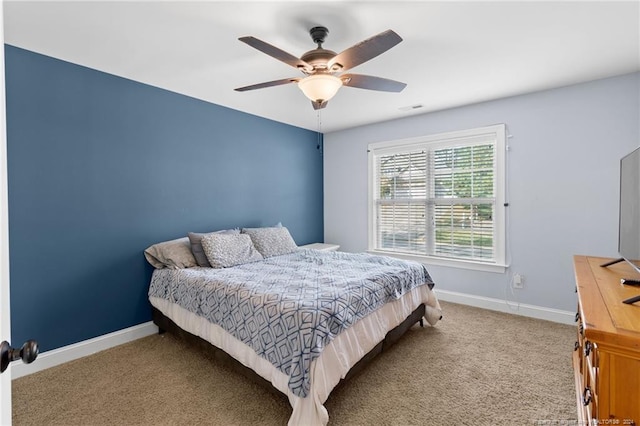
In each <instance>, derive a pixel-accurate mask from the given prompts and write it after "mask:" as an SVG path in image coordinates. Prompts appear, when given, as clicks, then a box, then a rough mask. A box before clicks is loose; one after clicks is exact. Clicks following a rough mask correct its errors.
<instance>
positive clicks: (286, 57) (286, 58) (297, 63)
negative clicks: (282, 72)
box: [238, 36, 313, 71]
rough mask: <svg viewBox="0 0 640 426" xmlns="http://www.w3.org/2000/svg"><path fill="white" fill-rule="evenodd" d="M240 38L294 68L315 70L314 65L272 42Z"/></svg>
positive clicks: (249, 37) (253, 38)
mask: <svg viewBox="0 0 640 426" xmlns="http://www.w3.org/2000/svg"><path fill="white" fill-rule="evenodd" d="M238 40H240V41H242V42H244V43H247V44H248V45H249V46H251V47H253V48H255V49H258V50H259V51H261V52H262V53H266V54H267V55H269V56H271V57H273V58H276V59H277V60H279V61H282V62H284V63H285V64H287V65H291V66H292V67H294V68H303V69H305V70H307V71H311V70H313V67H312V66H311V65H309V64H308V63H306V62H305V61H303V60H302V59H300V58H296V57H295V56H293V55H292V54H290V53H287V52H285V51H284V50H282V49H279V48H277V47H275V46H272V45H271V44H269V43H266V42H264V41H262V40H260V39H257V38H255V37H251V36H248V37H240V38H239V39H238Z"/></svg>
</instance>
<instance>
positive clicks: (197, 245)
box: [188, 228, 240, 268]
mask: <svg viewBox="0 0 640 426" xmlns="http://www.w3.org/2000/svg"><path fill="white" fill-rule="evenodd" d="M239 233H240V230H239V229H238V228H235V229H223V230H222V231H215V232H208V233H199V232H189V234H188V237H189V241H191V252H192V253H193V257H194V258H195V259H196V262H197V263H198V266H204V267H206V268H210V267H211V264H210V263H209V260H207V255H206V254H204V250H202V243H201V241H202V237H204V236H205V235H211V234H239Z"/></svg>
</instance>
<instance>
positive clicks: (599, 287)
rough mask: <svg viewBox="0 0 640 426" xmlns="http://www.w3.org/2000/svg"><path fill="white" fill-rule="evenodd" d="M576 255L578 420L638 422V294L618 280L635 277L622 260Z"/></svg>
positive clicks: (639, 424)
mask: <svg viewBox="0 0 640 426" xmlns="http://www.w3.org/2000/svg"><path fill="white" fill-rule="evenodd" d="M610 260H611V259H605V258H599V257H587V256H574V269H575V275H576V289H577V292H578V313H577V314H576V321H577V322H578V340H577V342H576V344H575V351H574V354H573V369H574V372H575V380H576V396H577V404H578V418H579V423H578V424H585V425H602V424H610V425H637V426H640V302H637V303H636V304H634V305H628V304H624V303H622V300H624V299H627V298H629V297H633V296H636V295H639V294H640V287H630V286H623V285H622V284H620V279H621V278H636V279H637V278H639V276H638V275H639V274H638V273H637V272H635V271H634V270H633V268H631V266H630V265H628V264H627V263H626V262H620V263H617V264H615V265H612V266H609V267H606V268H603V267H601V266H600V265H602V264H603V263H606V262H607V261H610Z"/></svg>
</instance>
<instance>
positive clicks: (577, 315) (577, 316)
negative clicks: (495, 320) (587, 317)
mask: <svg viewBox="0 0 640 426" xmlns="http://www.w3.org/2000/svg"><path fill="white" fill-rule="evenodd" d="M579 319H580V312H576V322H578V320H579Z"/></svg>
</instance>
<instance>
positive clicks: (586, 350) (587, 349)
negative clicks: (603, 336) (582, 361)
mask: <svg viewBox="0 0 640 426" xmlns="http://www.w3.org/2000/svg"><path fill="white" fill-rule="evenodd" d="M591 349H592V345H591V342H587V343H585V344H584V356H589V354H590V353H591Z"/></svg>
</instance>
